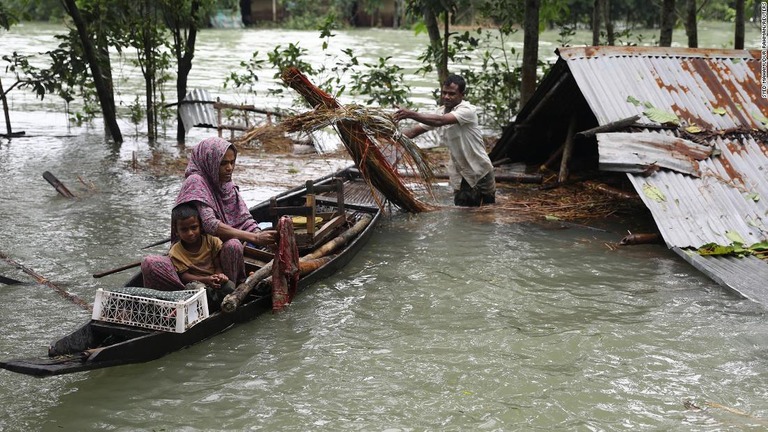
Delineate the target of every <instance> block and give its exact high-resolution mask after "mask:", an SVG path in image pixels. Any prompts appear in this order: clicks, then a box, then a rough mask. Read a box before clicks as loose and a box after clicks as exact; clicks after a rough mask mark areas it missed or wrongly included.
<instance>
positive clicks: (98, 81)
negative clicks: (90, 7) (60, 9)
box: [62, 0, 123, 144]
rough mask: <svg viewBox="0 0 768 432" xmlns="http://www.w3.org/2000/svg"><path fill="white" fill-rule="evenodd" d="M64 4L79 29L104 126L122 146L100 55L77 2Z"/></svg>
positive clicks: (68, 1) (121, 135) (69, 1)
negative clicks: (89, 34)
mask: <svg viewBox="0 0 768 432" xmlns="http://www.w3.org/2000/svg"><path fill="white" fill-rule="evenodd" d="M62 2H63V4H64V8H65V9H66V11H67V13H68V14H69V16H70V17H72V22H74V24H75V27H77V33H78V35H79V36H80V41H81V42H82V43H83V51H84V54H85V59H86V61H87V62H88V66H89V67H90V69H91V77H92V78H93V84H94V86H95V87H96V93H97V95H98V97H99V104H100V105H101V112H102V115H103V116H104V126H105V128H106V129H107V132H108V133H109V134H110V135H111V136H112V140H113V141H114V142H115V143H116V144H120V143H122V142H123V134H122V133H121V132H120V126H119V125H118V124H117V114H116V112H115V106H114V97H113V96H112V91H111V86H110V85H109V84H108V83H107V82H106V80H105V79H104V75H103V74H102V69H101V64H100V63H99V58H98V55H97V54H96V50H95V49H94V46H93V42H92V41H91V39H90V38H89V37H88V30H87V29H86V23H85V21H84V20H83V17H82V16H81V15H80V9H78V8H77V4H76V2H75V0H62Z"/></svg>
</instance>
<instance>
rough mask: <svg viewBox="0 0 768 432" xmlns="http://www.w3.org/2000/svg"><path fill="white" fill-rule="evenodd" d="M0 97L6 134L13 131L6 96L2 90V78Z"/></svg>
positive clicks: (1, 81)
mask: <svg viewBox="0 0 768 432" xmlns="http://www.w3.org/2000/svg"><path fill="white" fill-rule="evenodd" d="M0 98H1V99H2V101H3V115H4V116H5V129H6V130H7V131H8V136H10V135H11V134H12V133H13V129H11V115H10V113H9V112H8V98H6V97H5V91H4V90H3V80H0Z"/></svg>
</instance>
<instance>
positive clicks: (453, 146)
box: [395, 75, 496, 207]
mask: <svg viewBox="0 0 768 432" xmlns="http://www.w3.org/2000/svg"><path fill="white" fill-rule="evenodd" d="M466 86H467V84H466V82H465V81H464V78H462V77H461V76H459V75H450V76H448V78H447V79H446V80H445V82H444V83H443V87H442V89H441V92H440V100H441V102H442V105H441V106H439V107H438V108H437V110H436V111H435V113H433V114H423V113H419V112H416V111H412V110H409V109H406V108H398V110H397V111H396V112H395V120H396V121H400V120H402V119H413V120H416V121H417V122H419V123H421V124H420V125H416V126H414V127H412V128H410V129H407V130H406V131H404V132H403V134H404V135H405V136H407V137H408V138H413V137H416V136H419V135H421V134H423V133H424V132H426V131H428V130H432V129H434V128H440V129H439V130H438V133H439V134H440V142H441V143H442V144H443V145H445V146H446V147H448V150H449V152H450V154H451V161H450V163H449V164H448V174H449V178H450V184H451V187H453V203H454V204H456V205H459V206H475V207H476V206H480V205H483V204H492V203H495V202H496V180H495V178H494V176H493V164H491V159H490V158H489V157H488V153H486V151H485V144H484V143H483V136H482V134H481V133H480V127H479V126H478V122H477V110H476V108H475V107H474V106H473V105H471V104H470V103H469V102H467V101H465V100H464V91H465V89H466Z"/></svg>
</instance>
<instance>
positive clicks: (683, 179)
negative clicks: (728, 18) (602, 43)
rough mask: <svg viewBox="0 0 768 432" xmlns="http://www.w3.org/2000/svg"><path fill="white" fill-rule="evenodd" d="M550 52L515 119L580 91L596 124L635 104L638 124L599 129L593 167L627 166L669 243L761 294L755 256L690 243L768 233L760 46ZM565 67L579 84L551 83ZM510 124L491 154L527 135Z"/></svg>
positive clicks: (764, 281)
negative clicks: (545, 69)
mask: <svg viewBox="0 0 768 432" xmlns="http://www.w3.org/2000/svg"><path fill="white" fill-rule="evenodd" d="M558 54H559V55H560V59H559V60H558V64H557V67H555V68H553V73H554V74H555V75H556V76H552V77H547V79H545V81H543V82H542V85H541V86H540V88H539V89H537V93H538V94H534V96H533V98H532V99H531V101H530V102H529V105H526V106H525V107H524V108H523V109H522V110H521V113H520V115H518V121H519V122H520V124H519V125H516V127H517V131H520V130H522V131H526V130H530V127H529V128H528V129H520V128H521V127H524V126H526V125H536V124H538V125H541V124H542V121H549V122H550V123H551V124H557V122H561V121H562V118H563V114H565V113H563V112H562V111H561V112H558V111H557V109H558V108H557V107H556V106H554V105H551V104H550V105H549V106H548V107H547V109H546V110H540V108H541V107H542V105H544V104H545V103H547V102H548V101H552V100H558V101H559V102H560V106H561V107H562V106H563V104H570V105H576V104H577V103H578V101H579V100H580V97H582V96H583V98H584V99H583V100H585V101H586V104H587V106H588V107H589V109H590V110H591V111H592V114H594V117H595V118H596V119H597V123H598V126H604V125H608V124H611V123H614V122H618V121H619V120H622V119H627V118H629V117H632V116H635V115H640V116H641V117H640V120H639V121H638V122H637V123H638V124H640V125H646V126H647V127H646V128H644V129H643V131H642V132H631V133H605V134H598V135H597V140H598V150H597V151H598V154H599V162H600V169H602V170H616V171H622V172H627V176H628V177H629V179H630V181H631V183H632V184H633V186H634V188H635V189H636V191H637V192H638V194H639V195H640V197H641V199H642V200H643V202H644V203H645V205H646V206H647V207H648V208H649V209H650V211H651V214H652V215H653V218H654V219H655V221H656V223H657V226H658V228H659V230H660V231H661V234H662V236H663V237H664V240H665V242H666V243H667V245H668V246H669V247H670V248H672V249H673V250H675V251H676V252H678V254H680V255H681V256H683V257H684V258H685V259H686V260H687V261H688V262H690V263H691V264H693V265H694V266H695V267H696V268H698V269H699V270H701V271H702V272H704V273H705V274H707V275H708V276H710V277H711V278H712V279H713V280H715V281H717V282H718V283H721V284H723V285H725V286H727V287H729V288H731V289H733V290H734V291H737V292H739V293H741V294H742V295H744V296H745V297H748V298H751V299H754V300H757V301H760V302H762V303H764V304H768V263H766V262H765V261H761V260H759V259H757V258H748V259H739V258H734V257H702V256H700V255H698V254H695V253H693V254H691V253H690V252H688V251H690V250H692V248H699V247H701V246H703V245H705V244H708V243H717V244H720V245H730V244H731V243H733V241H734V239H736V238H739V237H740V238H741V239H742V240H743V243H744V245H745V246H750V245H752V244H754V243H758V242H766V241H768V144H767V143H766V140H767V139H768V132H766V124H765V123H768V119H766V117H768V100H766V99H762V98H761V97H760V73H759V70H760V52H759V51H735V50H710V49H687V48H658V47H650V48H649V47H575V48H561V49H559V50H558ZM563 64H565V65H566V66H567V67H565V68H564V67H562V65H563ZM569 75H570V76H572V77H573V80H574V81H575V83H576V86H577V88H578V92H579V93H580V94H579V93H573V92H566V91H560V90H558V89H557V88H556V87H555V86H553V85H552V84H551V83H552V82H563V81H564V80H566V79H567V78H569ZM545 83H549V84H547V85H545ZM531 104H533V105H535V106H531ZM649 108H653V109H655V110H656V111H657V112H659V113H662V114H667V115H672V114H673V115H674V116H676V117H677V120H678V124H677V125H675V126H672V127H668V126H665V125H661V124H660V123H659V122H658V121H654V119H655V120H658V117H657V116H656V115H654V114H653V113H651V111H652V110H651V109H649ZM567 115H576V111H573V113H571V114H567ZM537 116H538V117H537ZM541 117H543V118H541ZM582 118H583V117H582ZM582 126H587V127H590V126H589V125H588V124H584V125H582ZM690 126H696V128H698V129H699V132H696V131H694V129H692V128H691V129H688V130H686V128H688V127H690ZM509 129H510V130H513V129H515V128H509ZM560 129H562V128H560ZM625 130H626V128H625ZM635 130H636V128H635ZM561 132H562V131H561ZM517 135H518V134H517V133H515V131H511V132H509V133H507V134H506V138H505V137H502V141H503V142H500V144H503V147H501V150H499V151H497V153H498V156H500V157H503V156H510V157H512V158H513V159H514V154H515V152H519V151H521V149H524V148H525V146H526V142H531V141H533V139H532V137H531V136H530V135H528V136H523V138H522V139H521V138H519V137H518V136H517ZM542 136H546V133H544V131H542ZM633 138H634V139H633ZM547 145H549V146H550V148H552V146H553V145H557V141H555V142H554V143H551V142H550V143H548V144H547ZM686 249H687V250H688V251H686Z"/></svg>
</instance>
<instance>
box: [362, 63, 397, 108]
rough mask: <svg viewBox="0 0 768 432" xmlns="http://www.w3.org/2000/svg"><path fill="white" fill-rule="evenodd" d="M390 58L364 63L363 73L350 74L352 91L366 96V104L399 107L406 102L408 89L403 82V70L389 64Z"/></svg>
mask: <svg viewBox="0 0 768 432" xmlns="http://www.w3.org/2000/svg"><path fill="white" fill-rule="evenodd" d="M391 58H392V57H379V62H378V63H375V64H372V63H365V64H364V65H365V66H366V67H367V68H368V69H367V70H365V71H355V72H354V73H353V74H352V82H353V84H352V91H353V92H355V93H357V94H362V95H366V96H368V99H367V100H366V104H373V103H376V104H378V105H379V106H393V105H400V104H403V103H405V102H406V100H407V98H408V94H410V87H409V86H407V85H406V84H404V82H403V72H402V70H403V68H401V67H400V66H398V65H396V64H390V62H389V60H390V59H391Z"/></svg>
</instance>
